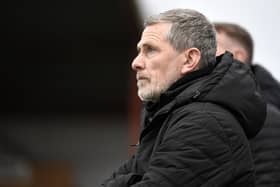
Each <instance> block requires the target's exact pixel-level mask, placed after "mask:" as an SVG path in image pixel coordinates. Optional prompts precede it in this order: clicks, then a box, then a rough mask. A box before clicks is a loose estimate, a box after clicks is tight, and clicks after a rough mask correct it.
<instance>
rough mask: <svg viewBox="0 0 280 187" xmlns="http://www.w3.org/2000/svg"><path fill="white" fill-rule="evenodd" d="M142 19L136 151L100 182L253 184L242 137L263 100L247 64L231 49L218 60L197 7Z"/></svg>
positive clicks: (254, 127) (254, 129)
mask: <svg viewBox="0 0 280 187" xmlns="http://www.w3.org/2000/svg"><path fill="white" fill-rule="evenodd" d="M144 26H145V28H144V30H143V33H142V37H141V39H140V41H139V43H138V45H137V48H138V55H137V56H136V57H135V59H134V60H133V62H132V69H133V70H134V71H135V72H136V79H137V86H138V96H139V98H140V99H141V100H142V101H143V103H144V107H143V111H142V118H141V134H140V139H139V144H138V146H137V152H136V154H135V155H134V156H132V158H131V159H130V160H128V161H127V162H125V163H124V164H123V165H122V166H121V167H120V168H118V169H117V170H116V171H115V172H113V174H112V175H111V176H110V177H109V178H108V179H106V180H105V181H104V182H103V184H102V186H106V187H126V186H132V187H148V186H153V187H179V186H191V187H195V186H218V187H219V186H246V187H248V186H254V183H255V177H254V168H253V166H254V165H253V160H252V156H251V151H250V147H249V142H248V138H251V137H254V136H255V135H256V134H257V133H258V131H259V130H260V129H261V127H262V125H263V122H264V119H265V116H266V104H265V102H264V100H263V99H262V97H261V94H260V93H259V92H258V87H257V84H256V82H255V79H254V78H253V76H251V74H252V73H250V72H251V69H250V68H249V67H248V66H246V65H244V64H242V63H239V62H236V61H234V60H233V58H232V55H231V54H230V53H225V54H224V55H222V56H220V57H219V58H217V59H216V33H215V29H214V27H213V25H212V23H210V22H209V21H208V20H207V18H206V17H205V16H204V15H202V14H201V13H199V12H197V11H194V10H190V9H173V10H169V11H166V12H163V13H161V14H158V15H154V16H151V17H149V18H148V19H147V20H146V21H145V24H144ZM244 88H247V89H246V90H245V89H244Z"/></svg>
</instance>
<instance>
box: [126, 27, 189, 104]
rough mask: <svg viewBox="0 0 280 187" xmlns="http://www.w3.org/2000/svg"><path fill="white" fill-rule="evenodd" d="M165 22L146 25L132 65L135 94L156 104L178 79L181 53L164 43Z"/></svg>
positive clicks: (181, 63)
mask: <svg viewBox="0 0 280 187" xmlns="http://www.w3.org/2000/svg"><path fill="white" fill-rule="evenodd" d="M170 28H171V24H169V23H158V24H155V25H151V26H147V27H146V28H145V29H144V31H143V33H142V37H141V40H140V41H139V43H138V45H137V48H138V51H139V53H138V55H137V56H136V57H135V59H134V60H133V62H132V69H133V70H134V71H136V79H137V87H138V95H139V97H140V98H141V100H143V101H156V100H157V99H158V98H159V97H160V95H161V94H162V93H163V92H165V91H166V90H167V89H168V88H169V87H170V86H171V84H172V83H174V82H175V81H176V80H178V79H179V78H181V77H182V73H181V68H182V65H183V63H184V61H185V55H184V53H183V52H178V51H176V50H175V49H174V48H173V47H172V46H171V44H170V43H169V42H168V41H167V37H166V36H167V33H168V31H169V29H170Z"/></svg>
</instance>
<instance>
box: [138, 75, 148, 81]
mask: <svg viewBox="0 0 280 187" xmlns="http://www.w3.org/2000/svg"><path fill="white" fill-rule="evenodd" d="M147 79H148V78H147V77H145V76H142V75H139V74H137V75H136V80H138V81H139V80H147Z"/></svg>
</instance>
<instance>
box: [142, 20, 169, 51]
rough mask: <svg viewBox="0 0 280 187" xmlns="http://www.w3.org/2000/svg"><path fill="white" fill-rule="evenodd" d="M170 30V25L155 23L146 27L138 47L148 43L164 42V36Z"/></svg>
mask: <svg viewBox="0 0 280 187" xmlns="http://www.w3.org/2000/svg"><path fill="white" fill-rule="evenodd" d="M170 28H171V23H157V24H154V25H149V26H147V27H146V28H145V29H144V31H143V33H142V37H141V40H140V41H139V43H138V46H141V45H143V44H145V43H149V42H160V41H166V36H167V34H168V32H169V30H170Z"/></svg>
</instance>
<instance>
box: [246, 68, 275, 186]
mask: <svg viewBox="0 0 280 187" xmlns="http://www.w3.org/2000/svg"><path fill="white" fill-rule="evenodd" d="M252 69H253V72H254V74H255V76H256V79H257V81H258V83H259V85H260V87H261V92H262V94H263V96H264V99H265V100H266V101H267V103H268V105H267V117H266V120H265V124H264V127H263V129H262V130H261V131H260V132H259V134H258V135H257V136H256V137H255V138H254V139H252V140H251V142H250V143H251V147H252V152H253V158H254V161H255V166H256V186H257V187H279V186H280V84H279V82H278V81H277V80H275V79H274V78H273V77H272V75H271V74H270V73H269V72H268V71H267V70H265V69H264V68H263V67H261V66H259V65H253V66H252Z"/></svg>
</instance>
